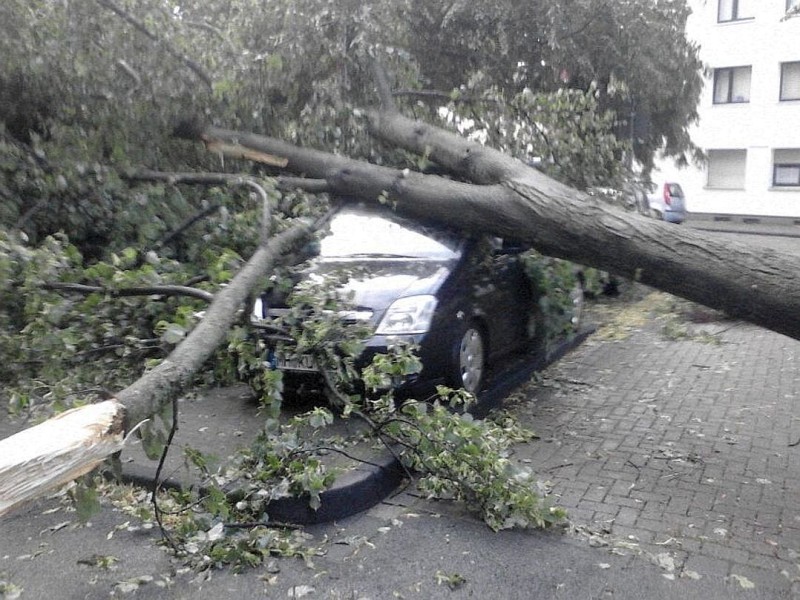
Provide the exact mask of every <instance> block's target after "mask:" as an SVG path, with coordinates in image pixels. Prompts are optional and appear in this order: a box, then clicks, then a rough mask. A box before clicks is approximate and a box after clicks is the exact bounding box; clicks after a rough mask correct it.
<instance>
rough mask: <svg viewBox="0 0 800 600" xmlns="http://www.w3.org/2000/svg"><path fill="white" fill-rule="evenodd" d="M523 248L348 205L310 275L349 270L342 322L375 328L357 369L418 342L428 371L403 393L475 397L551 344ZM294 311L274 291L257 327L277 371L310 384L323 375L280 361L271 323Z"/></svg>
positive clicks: (257, 312) (258, 312) (261, 303)
mask: <svg viewBox="0 0 800 600" xmlns="http://www.w3.org/2000/svg"><path fill="white" fill-rule="evenodd" d="M521 252H522V248H521V247H520V246H516V245H512V244H504V243H503V241H502V240H500V239H498V238H491V237H488V236H479V237H467V236H464V235H459V234H457V233H455V232H453V231H450V230H448V229H446V228H444V227H438V226H426V225H422V224H420V223H418V222H416V221H410V220H405V219H403V218H401V217H399V216H398V215H396V214H395V213H393V212H391V211H389V210H384V211H380V212H376V211H375V210H370V211H367V210H365V209H363V208H359V207H347V208H343V209H342V210H340V211H339V212H338V213H337V214H336V215H335V216H334V217H333V219H332V220H331V223H330V231H329V233H327V235H325V236H324V237H323V238H322V239H321V241H320V245H319V253H318V255H317V256H316V257H314V258H313V259H312V260H311V261H310V266H309V267H308V268H307V269H305V270H303V271H302V277H303V278H306V279H307V280H310V281H316V280H318V281H320V282H322V281H324V280H325V278H326V276H334V277H335V276H337V275H336V274H337V273H338V274H339V277H340V278H341V273H345V276H344V278H342V279H340V281H342V280H343V281H342V284H341V288H342V291H343V292H344V293H346V295H347V296H348V297H349V304H350V306H349V307H348V309H347V310H344V311H342V312H341V317H342V318H344V319H350V320H353V321H358V322H360V323H361V324H363V325H365V326H366V327H368V331H370V332H371V336H370V337H369V338H368V339H367V340H366V341H365V344H366V347H365V350H364V351H363V353H362V355H361V356H360V357H359V359H358V361H357V365H359V366H363V365H365V364H367V363H368V362H369V361H371V359H372V357H373V356H374V355H375V354H376V353H384V352H387V349H388V348H389V347H390V346H391V345H395V344H398V343H401V342H411V343H413V344H415V345H417V346H418V355H419V358H420V359H421V361H422V365H423V368H422V371H421V372H420V373H419V374H418V375H416V376H413V377H411V378H409V379H408V380H407V381H404V382H403V384H402V389H403V391H406V392H409V393H425V392H428V391H430V390H432V389H433V388H434V386H435V385H437V384H444V385H447V386H450V387H453V388H464V389H465V390H467V391H469V392H472V393H477V392H479V391H480V390H481V387H482V386H483V384H484V383H485V382H486V376H487V372H488V370H489V369H491V368H492V367H493V366H495V365H498V364H499V363H500V362H501V361H503V360H504V358H506V357H508V356H510V355H512V354H514V353H519V352H522V351H527V350H530V349H531V348H535V347H536V345H537V344H540V343H541V342H542V341H543V336H544V331H543V327H542V322H543V321H542V318H541V316H540V315H541V311H540V310H539V303H538V300H539V298H538V294H537V293H536V291H535V289H534V285H532V282H531V280H530V279H529V278H528V276H527V275H526V271H525V268H524V265H523V262H522V260H521V257H520V255H521ZM286 312H287V308H286V307H285V304H284V300H283V299H282V298H281V297H280V295H279V294H276V293H274V292H273V293H266V294H264V295H263V296H262V297H261V298H259V300H258V301H257V302H256V304H255V307H254V314H253V323H254V324H255V325H256V326H258V327H261V328H262V331H263V332H264V334H263V337H264V338H265V339H266V340H267V343H268V346H269V348H270V350H269V356H270V361H271V363H272V365H273V367H274V368H279V369H281V370H283V371H284V373H285V379H286V380H288V381H290V382H292V383H294V384H297V383H299V382H302V381H305V380H312V379H313V378H314V376H315V374H316V371H317V369H316V365H315V364H314V363H313V360H311V359H310V358H309V357H303V356H296V355H293V356H288V355H287V356H286V357H284V356H281V353H282V350H281V348H282V347H283V348H285V346H282V342H283V343H285V342H286V341H287V340H285V339H283V340H282V338H281V336H280V334H276V333H275V331H274V330H272V331H271V327H272V324H273V323H275V321H274V319H279V318H280V317H281V315H282V314H285V313H286Z"/></svg>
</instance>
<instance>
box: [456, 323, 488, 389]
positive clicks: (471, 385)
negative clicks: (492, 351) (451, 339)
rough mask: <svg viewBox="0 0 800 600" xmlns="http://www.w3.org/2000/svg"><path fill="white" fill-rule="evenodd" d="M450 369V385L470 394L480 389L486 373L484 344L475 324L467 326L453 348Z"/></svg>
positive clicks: (481, 333)
mask: <svg viewBox="0 0 800 600" xmlns="http://www.w3.org/2000/svg"><path fill="white" fill-rule="evenodd" d="M453 354H454V356H453V359H452V360H453V365H452V368H451V377H450V379H451V385H452V386H453V387H455V388H463V389H465V390H466V391H468V392H469V393H471V394H477V393H478V392H479V391H480V389H481V384H482V383H483V378H484V375H485V372H486V343H485V341H484V336H483V332H481V330H480V328H479V327H478V326H477V324H475V323H471V324H470V325H468V326H467V328H466V329H465V330H464V332H463V333H462V334H461V336H460V338H459V339H458V342H457V344H456V347H455V351H454V353H453Z"/></svg>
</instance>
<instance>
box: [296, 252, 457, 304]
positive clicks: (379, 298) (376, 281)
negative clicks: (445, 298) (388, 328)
mask: <svg viewBox="0 0 800 600" xmlns="http://www.w3.org/2000/svg"><path fill="white" fill-rule="evenodd" d="M453 263H454V261H441V260H430V259H427V260H426V259H422V260H421V259H417V258H415V259H409V260H406V259H369V260H363V259H358V260H334V259H324V260H318V261H316V262H315V263H314V265H313V266H312V268H311V270H310V272H309V274H308V276H309V277H310V278H311V279H317V278H319V279H320V281H321V280H323V279H325V278H327V277H328V276H331V277H343V278H345V277H346V283H345V284H344V285H343V286H341V288H340V291H341V292H342V293H343V294H344V295H346V296H350V301H351V302H352V303H353V304H354V305H355V306H356V307H358V308H366V309H370V310H372V311H373V313H374V314H375V315H376V316H377V315H378V314H380V313H382V312H383V311H385V310H386V309H387V308H388V307H389V305H390V304H391V303H392V302H394V301H395V300H397V299H398V298H403V297H406V296H416V295H421V294H435V293H436V292H437V291H438V289H439V288H440V287H441V285H442V283H443V282H444V280H445V279H446V278H447V276H448V275H449V274H450V272H451V270H452V268H453Z"/></svg>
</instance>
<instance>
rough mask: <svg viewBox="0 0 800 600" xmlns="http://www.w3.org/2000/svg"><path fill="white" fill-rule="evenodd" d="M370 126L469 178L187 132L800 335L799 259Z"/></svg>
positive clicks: (495, 157)
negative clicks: (279, 159)
mask: <svg viewBox="0 0 800 600" xmlns="http://www.w3.org/2000/svg"><path fill="white" fill-rule="evenodd" d="M371 127H372V133H373V134H374V135H375V136H377V137H379V138H381V139H383V140H385V141H387V142H390V143H393V144H395V145H397V146H401V147H403V148H406V149H408V150H412V151H415V152H419V153H424V154H425V155H426V156H428V157H429V158H430V159H431V160H433V161H435V162H437V163H438V164H440V165H442V166H443V167H445V169H447V170H449V171H451V172H453V173H455V174H457V175H459V176H461V177H463V178H466V179H469V180H470V181H474V182H475V183H463V182H460V181H453V180H451V179H445V178H443V177H438V176H433V175H423V174H419V173H414V172H409V171H408V170H403V171H400V170H397V169H391V168H387V167H382V166H377V165H372V164H368V163H364V162H359V161H355V160H352V159H348V158H345V157H341V156H334V155H331V154H328V153H325V152H320V151H318V150H309V149H303V148H299V147H297V146H292V145H291V144H287V143H286V142H283V141H281V140H276V139H273V138H268V137H264V136H259V135H255V134H252V133H244V132H237V131H230V130H225V129H220V128H217V127H205V128H196V129H194V130H193V133H192V135H190V136H187V137H194V138H195V139H203V140H205V141H206V143H207V141H208V140H209V139H219V140H222V141H224V142H231V143H234V142H235V143H238V144H241V145H244V146H247V147H252V148H253V149H255V150H258V151H260V152H267V153H270V154H275V155H279V156H283V157H285V158H286V159H287V167H286V168H287V170H290V171H292V172H294V173H297V174H301V175H304V176H306V177H309V178H313V180H311V181H309V183H308V186H306V185H304V183H303V180H302V179H298V178H292V179H291V180H290V183H291V185H292V186H297V187H304V188H305V187H307V188H308V189H309V190H314V191H320V189H322V186H321V185H320V180H324V181H325V182H326V185H325V186H324V189H326V190H327V191H329V192H331V193H335V194H338V195H340V196H342V197H344V198H354V199H358V200H362V201H367V202H375V201H376V199H377V198H378V197H379V196H382V195H383V196H385V195H386V194H388V196H389V202H390V203H391V204H392V205H393V206H394V207H396V210H397V211H398V212H401V213H404V214H406V215H408V216H411V217H414V218H418V219H423V220H439V221H443V222H445V223H448V224H449V225H451V226H453V227H457V228H460V229H463V230H466V231H474V232H488V233H493V234H496V235H499V236H503V237H509V238H514V239H517V240H520V241H525V242H528V243H530V244H531V245H533V246H534V247H535V248H536V249H538V250H539V251H541V252H542V253H544V254H547V255H550V256H556V257H560V258H566V259H569V260H572V261H575V262H577V263H580V264H583V265H587V266H591V267H596V268H598V269H602V270H605V271H609V272H611V273H615V274H617V275H620V276H622V277H625V278H628V279H633V280H636V281H640V282H642V283H645V284H647V285H650V286H653V287H655V288H658V289H661V290H664V291H666V292H669V293H671V294H675V295H677V296H681V297H683V298H686V299H689V300H692V301H695V302H698V303H700V304H704V305H706V306H709V307H711V308H715V309H718V310H722V311H724V312H726V313H727V314H729V315H730V316H732V317H736V318H741V319H744V320H747V321H750V322H752V323H755V324H757V325H760V326H762V327H766V328H768V329H772V330H773V331H776V332H778V333H782V334H784V335H788V336H790V337H793V338H795V339H800V319H798V313H797V310H796V307H797V306H800V266H798V263H797V260H796V258H795V257H793V256H791V255H788V254H784V253H781V252H777V251H774V250H771V249H766V248H753V247H750V246H745V245H743V244H739V243H735V242H732V241H729V240H728V239H726V238H723V237H721V236H717V235H714V234H713V233H708V232H699V231H696V230H692V229H690V228H687V227H681V226H676V225H672V224H669V223H665V222H662V221H656V220H654V219H649V218H646V217H643V216H641V215H639V214H637V213H631V212H625V211H623V210H621V209H618V208H616V207H614V206H611V205H609V204H607V203H604V202H602V201H600V200H598V199H596V198H594V197H592V196H589V195H587V194H584V193H582V192H579V191H577V190H574V189H571V188H569V187H567V186H565V185H563V184H561V183H559V182H557V181H554V180H553V179H551V178H549V177H547V176H545V175H544V174H542V173H540V172H539V171H537V170H536V169H534V168H531V167H528V166H527V165H525V164H524V163H522V162H520V161H518V160H516V159H514V158H512V157H510V156H507V155H505V154H503V153H501V152H498V151H496V150H493V149H491V148H486V147H484V146H481V145H480V144H477V143H474V142H470V141H469V140H466V139H464V138H462V137H460V136H458V135H456V134H452V133H449V132H446V131H443V130H441V129H439V128H437V127H433V126H430V125H427V124H424V123H420V122H418V121H413V120H411V119H407V118H405V117H403V116H401V115H399V114H397V113H394V112H391V111H390V112H378V113H375V114H373V115H372V116H371ZM184 133H186V132H184Z"/></svg>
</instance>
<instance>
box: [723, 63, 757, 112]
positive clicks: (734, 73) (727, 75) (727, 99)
mask: <svg viewBox="0 0 800 600" xmlns="http://www.w3.org/2000/svg"><path fill="white" fill-rule="evenodd" d="M751 72H752V67H728V68H725V69H714V104H730V103H734V102H750V76H751Z"/></svg>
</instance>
